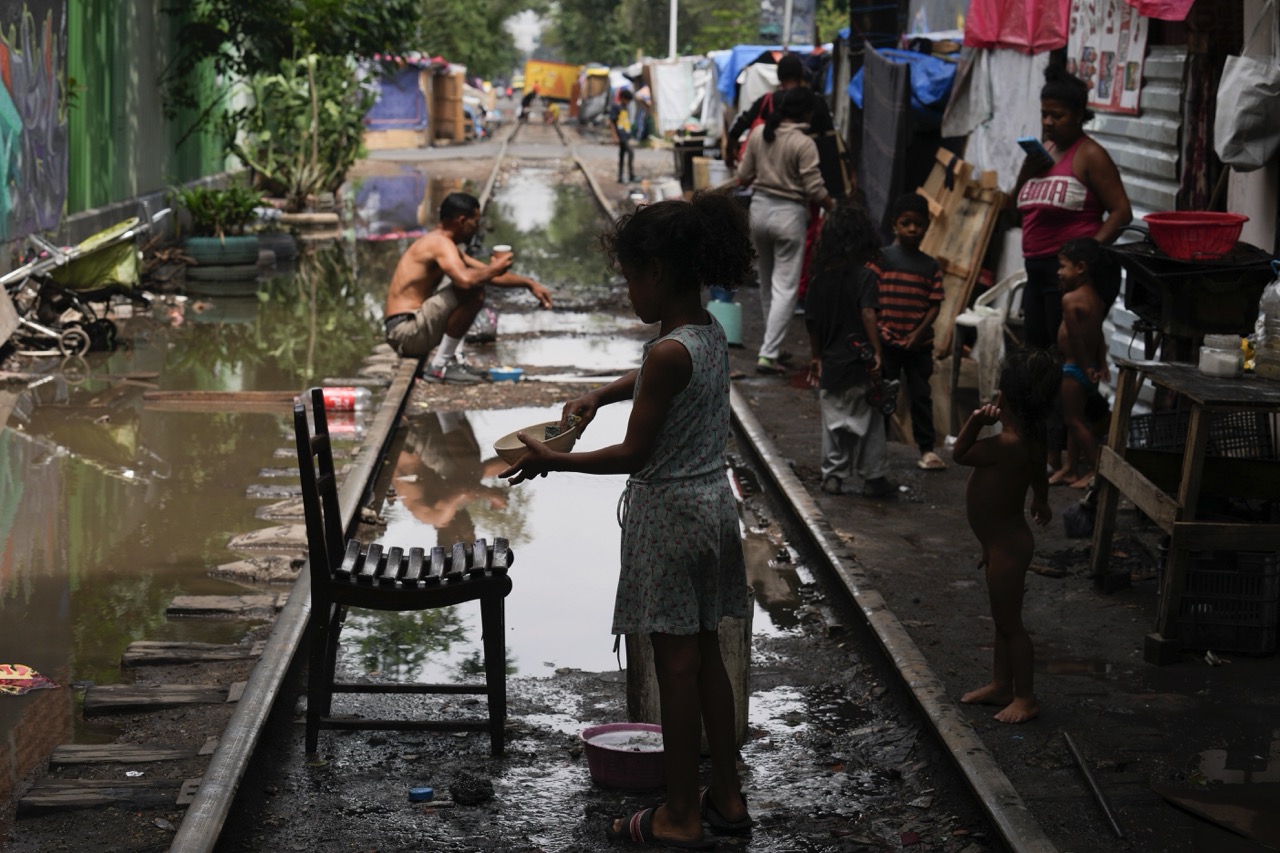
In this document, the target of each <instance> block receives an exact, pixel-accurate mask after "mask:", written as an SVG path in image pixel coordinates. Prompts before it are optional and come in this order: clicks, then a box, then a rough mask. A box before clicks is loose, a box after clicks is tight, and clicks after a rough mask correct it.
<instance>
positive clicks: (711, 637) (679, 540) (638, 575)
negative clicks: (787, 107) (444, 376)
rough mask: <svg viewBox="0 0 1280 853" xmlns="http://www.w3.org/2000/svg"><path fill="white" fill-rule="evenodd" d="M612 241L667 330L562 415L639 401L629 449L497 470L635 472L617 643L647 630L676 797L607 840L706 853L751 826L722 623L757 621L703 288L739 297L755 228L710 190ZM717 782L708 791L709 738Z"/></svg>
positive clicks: (650, 319)
mask: <svg viewBox="0 0 1280 853" xmlns="http://www.w3.org/2000/svg"><path fill="white" fill-rule="evenodd" d="M602 242H603V243H604V246H605V249H606V250H607V251H608V253H609V255H610V257H611V258H612V259H613V261H614V263H615V264H616V265H617V266H618V267H619V268H620V269H621V271H622V274H623V275H624V276H625V278H626V280H627V290H628V295H629V296H630V298H631V304H632V306H633V307H634V309H635V312H636V316H638V317H639V318H640V319H641V320H643V321H644V322H646V323H658V324H660V326H659V329H658V335H657V337H655V338H654V339H653V340H651V341H649V342H648V343H647V344H646V345H645V348H644V357H643V360H642V363H641V366H640V368H639V369H638V370H634V371H632V372H631V373H629V374H627V375H626V376H623V377H621V378H620V379H618V380H616V381H614V382H611V383H610V384H608V385H605V386H603V387H601V388H597V389H595V390H594V391H591V392H589V393H587V394H585V395H583V396H581V397H578V398H576V399H574V400H570V401H569V402H568V403H566V404H565V406H564V412H563V418H564V419H565V420H567V419H568V416H569V415H577V416H578V417H580V418H582V422H581V425H580V427H579V429H585V428H586V427H587V426H588V425H589V424H590V423H591V420H592V418H593V417H594V416H595V413H596V411H597V410H598V409H599V407H600V406H603V405H607V404H609V403H616V402H619V401H622V400H632V401H633V403H632V409H631V416H630V420H629V422H628V425H627V433H626V437H625V438H624V439H623V440H622V443H621V444H615V445H613V446H611V447H606V448H603V449H600V450H595V451H590V452H585V453H556V452H553V451H550V450H548V449H547V448H546V446H545V445H543V444H542V443H541V442H538V441H535V440H533V438H532V437H526V436H524V435H523V434H522V435H521V436H520V438H521V440H522V441H524V443H525V444H526V445H527V446H528V448H529V451H528V453H527V454H526V455H525V456H524V458H522V459H521V460H520V461H519V462H517V463H516V464H515V465H513V466H512V467H511V468H509V469H507V470H506V471H504V472H503V473H502V475H501V476H504V477H510V478H511V482H512V483H513V484H514V483H519V482H522V481H523V480H527V479H531V478H533V477H536V476H539V475H545V474H546V473H548V472H551V471H578V472H583V473H588V474H623V473H625V474H629V475H630V477H629V479H628V480H627V487H626V491H625V492H624V493H623V496H622V500H621V502H620V503H619V518H620V522H621V524H622V531H623V532H622V571H621V575H620V577H619V581H618V594H617V601H616V604H615V607H614V617H613V633H615V634H629V633H643V634H647V635H648V636H649V638H650V640H651V642H652V644H653V655H654V665H655V670H656V673H657V679H658V692H659V697H660V704H661V716H662V741H663V756H664V761H665V776H666V788H667V800H666V802H665V803H663V804H661V805H658V806H655V807H653V808H650V809H643V810H641V811H638V812H636V813H635V814H633V815H631V816H630V817H628V818H622V819H619V820H616V821H614V822H613V824H612V825H611V826H609V827H608V829H607V834H608V836H609V838H611V839H613V840H616V841H624V842H634V843H640V844H661V845H666V846H669V847H683V848H691V849H710V848H712V847H714V840H713V839H711V838H708V837H707V836H706V835H704V832H703V826H702V821H703V820H705V821H706V822H707V823H708V825H709V826H710V827H711V829H712V830H713V831H716V832H724V833H739V832H745V831H747V830H749V829H750V827H751V818H750V817H749V816H748V814H747V808H746V802H745V801H744V800H743V798H742V794H741V782H740V780H739V778H738V771H737V765H736V757H737V756H736V753H737V749H736V745H735V740H736V738H735V732H734V725H735V723H734V720H735V715H734V698H733V692H732V689H731V686H730V682H729V676H728V673H727V672H726V671H725V666H724V661H723V660H722V659H721V656H720V638H719V633H718V627H719V625H720V620H721V619H723V618H725V617H738V618H742V617H745V616H746V615H747V607H748V593H747V583H746V570H745V566H744V563H743V557H742V544H741V539H740V537H739V532H738V514H737V507H736V502H735V498H734V495H733V492H732V490H731V488H730V486H729V482H728V478H727V477H726V475H725V471H724V451H725V445H726V443H727V442H728V439H729V350H728V344H727V342H726V340H725V334H724V329H722V328H721V327H720V324H719V323H718V322H716V320H715V319H714V318H713V317H711V315H710V314H708V313H707V311H706V309H705V308H704V307H703V302H702V293H701V291H702V288H703V287H706V286H709V285H712V284H718V285H720V286H729V287H733V286H736V285H737V284H739V283H740V282H741V281H743V280H744V279H745V277H746V276H747V274H748V273H749V271H750V267H751V259H752V249H751V240H750V236H749V230H748V226H747V219H746V216H745V213H744V211H743V210H742V208H741V207H740V206H739V204H738V203H737V202H736V201H735V200H733V199H732V198H730V197H728V196H727V195H724V194H718V193H700V194H698V195H696V196H694V198H693V200H692V201H689V202H687V201H682V200H671V201H663V202H659V203H657V204H653V205H647V206H645V207H642V208H640V209H639V210H638V211H636V213H634V214H632V215H630V216H627V217H623V218H622V219H620V220H619V221H618V222H617V223H616V225H615V226H614V228H613V230H612V232H611V233H609V234H607V235H605V236H604V238H603V240H602ZM703 725H705V727H706V732H707V741H708V744H709V746H710V751H711V779H710V785H708V786H707V787H705V788H700V787H699V778H698V762H699V757H700V741H701V729H702V727H703Z"/></svg>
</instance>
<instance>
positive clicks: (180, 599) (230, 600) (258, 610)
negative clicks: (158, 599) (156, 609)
mask: <svg viewBox="0 0 1280 853" xmlns="http://www.w3.org/2000/svg"><path fill="white" fill-rule="evenodd" d="M280 607H281V601H280V595H279V593H268V594H264V595H176V596H174V598H173V601H171V602H169V606H168V607H167V608H166V609H165V615H166V616H172V617H178V616H204V617H219V618H229V619H237V618H238V619H250V618H255V619H261V618H264V617H267V616H270V615H271V614H273V613H275V612H276V611H277V610H279V609H280Z"/></svg>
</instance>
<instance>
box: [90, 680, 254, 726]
mask: <svg viewBox="0 0 1280 853" xmlns="http://www.w3.org/2000/svg"><path fill="white" fill-rule="evenodd" d="M246 683H247V682H243V681H240V682H236V683H235V684H233V685H231V686H230V687H220V686H218V685H207V684H206V685H201V684H156V685H138V684H95V685H93V686H91V687H90V688H89V689H88V690H86V691H85V692H84V715H85V716H86V717H90V716H93V715H95V714H111V713H126V712H131V711H159V710H162V709H164V708H175V707H177V706H179V705H221V704H223V703H226V702H235V701H237V700H239V698H240V694H241V693H243V692H244V685H245V684H246Z"/></svg>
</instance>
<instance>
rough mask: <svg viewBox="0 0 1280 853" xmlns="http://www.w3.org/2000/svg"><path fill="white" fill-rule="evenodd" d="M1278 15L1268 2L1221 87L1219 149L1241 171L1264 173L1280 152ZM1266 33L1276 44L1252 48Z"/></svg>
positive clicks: (1216, 118) (1215, 123)
mask: <svg viewBox="0 0 1280 853" xmlns="http://www.w3.org/2000/svg"><path fill="white" fill-rule="evenodd" d="M1275 15H1276V4H1275V0H1267V2H1266V3H1264V4H1263V6H1262V10H1261V12H1260V13H1259V15H1258V20H1257V22H1256V23H1255V24H1254V27H1253V32H1252V33H1251V34H1250V36H1249V38H1248V39H1246V40H1245V43H1244V47H1243V48H1242V49H1241V51H1240V53H1241V55H1240V56H1228V57H1227V61H1226V65H1224V66H1223V69H1222V80H1221V82H1219V83H1218V107H1217V114H1216V115H1215V116H1214V120H1213V149H1214V151H1216V152H1217V153H1218V156H1219V157H1220V158H1222V162H1223V163H1225V164H1227V165H1228V166H1231V167H1232V168H1233V169H1235V170H1236V171H1237V172H1252V171H1253V170H1254V169H1261V168H1262V167H1263V166H1264V165H1266V163H1267V162H1268V161H1270V160H1271V158H1272V157H1274V156H1275V155H1276V152H1277V151H1280V38H1277V36H1276V33H1275V30H1276V20H1275ZM1264 28H1265V32H1262V31H1263V29H1264ZM1260 34H1261V35H1263V36H1265V37H1267V38H1268V39H1269V40H1270V42H1271V50H1270V52H1269V53H1258V52H1254V51H1253V50H1252V48H1253V47H1254V45H1255V44H1256V43H1257V41H1258V39H1259V35H1260Z"/></svg>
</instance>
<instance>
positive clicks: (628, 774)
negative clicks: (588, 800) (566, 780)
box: [581, 723, 663, 790]
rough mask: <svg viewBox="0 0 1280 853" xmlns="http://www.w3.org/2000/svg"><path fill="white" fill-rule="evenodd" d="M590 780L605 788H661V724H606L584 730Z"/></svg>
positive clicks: (583, 737)
mask: <svg viewBox="0 0 1280 853" xmlns="http://www.w3.org/2000/svg"><path fill="white" fill-rule="evenodd" d="M581 737H582V743H583V746H584V749H585V751H586V753H587V768H588V769H589V770H590V771H591V779H592V780H593V781H594V782H595V783H596V784H597V785H603V786H604V787H606V788H626V789H630V790H643V789H646V788H660V787H662V783H663V777H662V726H659V725H654V724H653V723H607V724H605V725H603V726H589V727H588V728H585V729H583V730H582V735H581Z"/></svg>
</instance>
